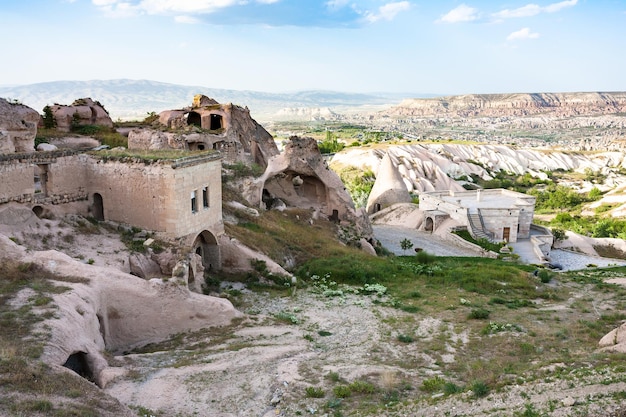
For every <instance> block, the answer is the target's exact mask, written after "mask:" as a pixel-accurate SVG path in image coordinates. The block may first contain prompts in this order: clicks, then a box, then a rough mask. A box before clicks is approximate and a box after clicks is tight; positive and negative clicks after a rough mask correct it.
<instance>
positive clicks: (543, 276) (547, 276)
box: [537, 269, 552, 284]
mask: <svg viewBox="0 0 626 417" xmlns="http://www.w3.org/2000/svg"><path fill="white" fill-rule="evenodd" d="M537 276H538V277H539V280H540V281H541V282H543V283H544V284H547V283H548V282H550V280H551V279H552V274H551V273H550V272H549V271H547V270H545V269H542V270H540V271H539V272H538V273H537Z"/></svg>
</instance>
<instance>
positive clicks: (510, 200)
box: [419, 189, 535, 242]
mask: <svg viewBox="0 0 626 417" xmlns="http://www.w3.org/2000/svg"><path fill="white" fill-rule="evenodd" d="M419 198H420V201H419V208H420V210H422V211H423V213H424V222H423V223H422V224H423V226H422V228H423V229H424V230H426V231H434V230H436V229H437V227H438V225H439V224H441V223H442V222H443V220H445V219H447V218H452V219H453V220H455V221H456V222H457V223H458V224H460V225H462V226H467V230H468V231H469V232H470V233H471V234H472V236H474V237H475V238H486V239H489V240H491V241H494V242H502V241H506V242H517V240H518V239H528V238H530V226H531V224H532V221H533V215H534V212H535V197H533V196H530V195H527V194H523V193H518V192H515V191H510V190H504V189H493V190H473V191H434V192H427V193H421V194H420V196H419Z"/></svg>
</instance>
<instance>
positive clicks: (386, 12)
mask: <svg viewBox="0 0 626 417" xmlns="http://www.w3.org/2000/svg"><path fill="white" fill-rule="evenodd" d="M410 8H411V4H410V3H409V2H408V1H399V2H396V3H387V4H385V5H383V6H380V7H379V8H378V13H372V12H368V13H366V14H365V19H366V20H367V21H369V22H372V23H373V22H377V21H379V20H393V19H394V18H395V17H396V15H397V14H398V13H400V12H403V11H405V10H409V9H410Z"/></svg>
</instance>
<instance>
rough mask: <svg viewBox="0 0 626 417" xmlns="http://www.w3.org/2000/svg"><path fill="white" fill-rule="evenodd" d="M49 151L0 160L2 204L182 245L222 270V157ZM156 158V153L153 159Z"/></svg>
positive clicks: (216, 155) (9, 155)
mask: <svg viewBox="0 0 626 417" xmlns="http://www.w3.org/2000/svg"><path fill="white" fill-rule="evenodd" d="M112 155H114V154H109V153H98V152H90V153H85V152H80V151H68V150H63V151H50V152H35V153H25V154H15V153H14V154H5V155H0V178H2V181H0V205H2V204H7V203H11V202H16V203H21V204H22V205H27V206H28V207H30V208H31V209H32V210H33V211H34V212H35V214H37V215H39V216H41V215H44V214H45V213H46V211H54V212H61V213H63V212H66V213H78V214H83V215H87V216H92V217H94V218H96V219H97V220H111V221H114V222H117V223H122V224H127V225H131V226H135V227H139V228H142V229H145V230H149V231H153V232H156V234H157V236H160V237H163V238H165V239H170V240H172V239H173V240H178V241H179V242H180V243H181V244H183V246H185V247H188V248H190V250H192V251H193V252H195V253H197V254H198V255H200V256H201V257H202V259H203V263H204V265H205V267H206V268H212V269H220V268H221V261H220V255H219V247H218V243H217V242H218V237H219V235H221V234H223V233H224V225H223V222H222V188H221V159H220V154H219V153H217V152H206V153H202V154H193V155H189V156H186V157H181V158H176V159H171V158H166V157H164V158H163V159H159V160H148V159H145V158H141V157H136V156H135V157H133V156H124V157H121V156H120V157H114V156H112ZM156 155H158V153H155V154H154V155H153V156H156Z"/></svg>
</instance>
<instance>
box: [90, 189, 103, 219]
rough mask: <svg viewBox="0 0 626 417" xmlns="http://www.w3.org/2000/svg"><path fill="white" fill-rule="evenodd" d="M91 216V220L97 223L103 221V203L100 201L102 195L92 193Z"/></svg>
mask: <svg viewBox="0 0 626 417" xmlns="http://www.w3.org/2000/svg"><path fill="white" fill-rule="evenodd" d="M91 214H92V215H93V218H94V219H96V220H98V221H100V222H101V221H104V202H103V201H102V195H101V194H99V193H94V195H93V205H92V206H91Z"/></svg>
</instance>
